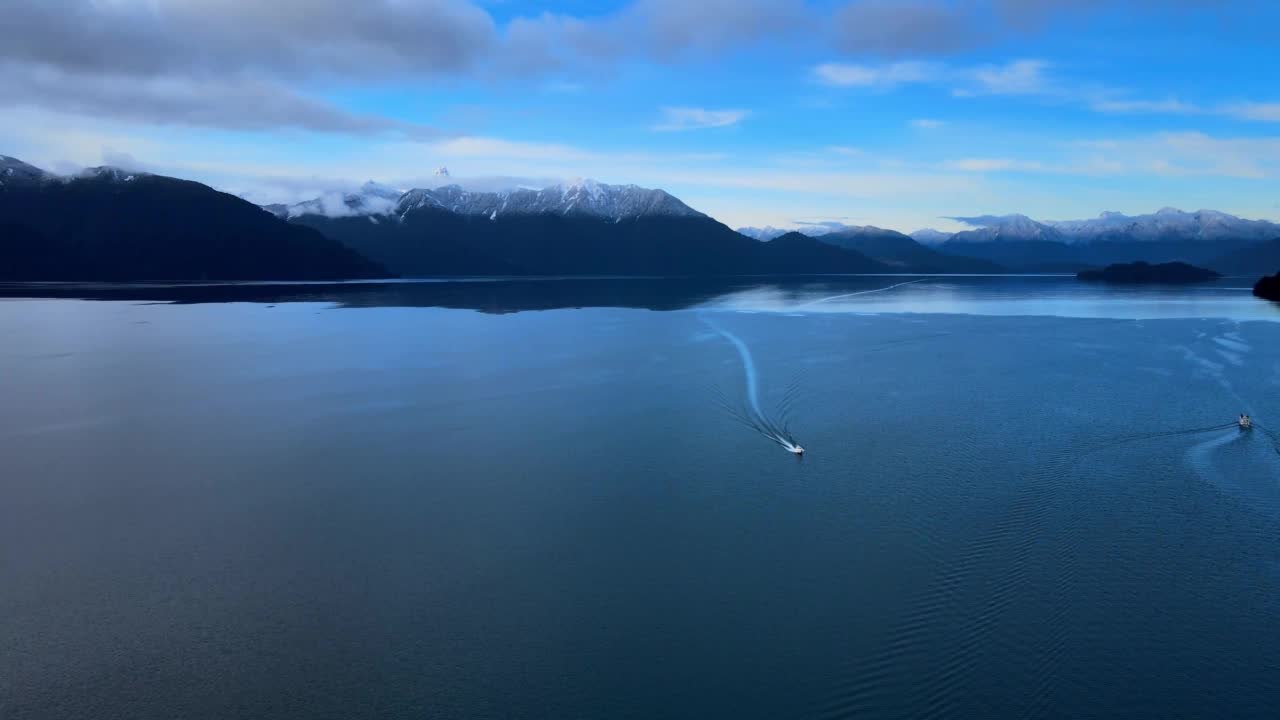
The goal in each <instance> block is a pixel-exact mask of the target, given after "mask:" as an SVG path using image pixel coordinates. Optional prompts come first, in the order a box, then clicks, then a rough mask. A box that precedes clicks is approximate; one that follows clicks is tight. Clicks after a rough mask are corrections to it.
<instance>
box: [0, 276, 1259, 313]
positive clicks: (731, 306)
mask: <svg viewBox="0 0 1280 720" xmlns="http://www.w3.org/2000/svg"><path fill="white" fill-rule="evenodd" d="M3 297H9V298H35V297H39V298H77V299H88V300H133V301H151V302H174V303H220V302H256V303H285V302H325V303H333V304H336V305H338V306H341V307H442V308H465V309H471V310H479V311H481V312H489V313H509V312H521V311H525V310H552V309H568V308H587V307H616V308H641V309H647V310H681V309H687V308H695V307H698V308H708V309H719V310H742V311H750V312H783V313H849V312H853V313H957V314H967V315H1030V316H1057V317H1087V318H1122V319H1134V320H1137V319H1157V318H1196V317H1218V318H1229V319H1235V320H1280V305H1277V304H1273V303H1268V302H1265V301H1261V300H1258V299H1257V298H1254V297H1253V295H1252V293H1251V292H1250V287H1248V284H1247V283H1245V282H1243V281H1242V280H1241V279H1239V278H1226V279H1223V280H1220V281H1217V282H1213V283H1207V284H1203V285H1195V286H1189V287H1158V286H1107V285H1102V284H1099V283H1081V282H1077V281H1076V280H1075V278H1073V277H1069V276H1008V275H1000V276H956V275H948V276H932V277H903V276H869V275H864V276H814V277H791V278H785V279H778V278H767V279H765V278H753V277H730V278H719V279H716V278H712V279H706V278H545V279H528V278H523V279H500V278H477V279H466V280H410V281H379V282H350V283H234V284H190V285H155V284H150V285H109V284H75V283H10V284H0V298H3Z"/></svg>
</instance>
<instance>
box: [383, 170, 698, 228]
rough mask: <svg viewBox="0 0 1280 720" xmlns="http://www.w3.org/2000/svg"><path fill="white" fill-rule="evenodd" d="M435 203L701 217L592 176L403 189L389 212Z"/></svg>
mask: <svg viewBox="0 0 1280 720" xmlns="http://www.w3.org/2000/svg"><path fill="white" fill-rule="evenodd" d="M423 207H434V208H438V209H441V210H446V211H448V212H454V213H458V214H460V215H474V216H484V217H487V218H489V219H490V220H496V219H498V218H499V217H502V216H506V215H542V214H550V215H573V216H586V217H599V218H606V219H610V220H622V219H625V218H634V217H640V216H648V215H668V216H688V217H692V216H700V215H701V213H698V212H697V211H695V210H693V209H691V208H690V207H689V206H687V205H685V204H684V203H682V202H680V201H679V200H677V199H676V198H674V197H672V196H671V195H668V194H667V193H666V192H663V191H662V190H649V189H645V188H639V187H636V186H635V185H606V184H604V183H600V182H596V181H595V180H574V181H572V182H566V183H560V184H558V185H552V186H550V187H546V188H542V189H541V190H534V189H531V188H517V189H514V190H504V191H501V192H471V191H469V190H466V189H464V188H462V187H461V186H459V185H445V186H443V187H438V188H436V189H434V190H427V189H416V190H410V191H409V192H408V193H405V195H404V197H402V198H401V199H400V202H399V203H398V204H397V206H396V209H395V211H394V214H396V215H399V216H401V217H403V216H404V214H405V213H408V212H411V211H413V210H416V209H418V208H423Z"/></svg>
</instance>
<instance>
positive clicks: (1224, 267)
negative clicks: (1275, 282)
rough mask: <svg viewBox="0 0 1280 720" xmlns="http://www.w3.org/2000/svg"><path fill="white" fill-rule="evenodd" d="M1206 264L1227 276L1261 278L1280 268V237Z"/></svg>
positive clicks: (1238, 249)
mask: <svg viewBox="0 0 1280 720" xmlns="http://www.w3.org/2000/svg"><path fill="white" fill-rule="evenodd" d="M1206 264H1207V265H1208V266H1209V267H1211V268H1213V269H1214V270H1217V271H1218V272H1222V273H1226V274H1227V275H1239V276H1244V277H1261V276H1262V275H1265V274H1267V273H1269V272H1271V271H1272V270H1273V269H1275V268H1280V236H1277V237H1276V239H1275V240H1271V241H1268V242H1264V243H1258V244H1256V245H1246V246H1244V247H1239V248H1236V249H1234V250H1231V251H1229V252H1226V253H1224V254H1222V255H1220V256H1218V257H1217V258H1215V259H1213V260H1212V261H1210V262H1208V263H1206Z"/></svg>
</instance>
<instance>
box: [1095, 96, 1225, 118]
mask: <svg viewBox="0 0 1280 720" xmlns="http://www.w3.org/2000/svg"><path fill="white" fill-rule="evenodd" d="M1089 107H1090V108H1091V109H1093V110H1095V111H1097V112H1102V113H1117V114H1123V113H1150V114H1169V115H1190V114H1194V113H1198V112H1200V108H1199V107H1197V106H1195V105H1192V104H1190V103H1185V102H1182V101H1181V100H1178V99H1176V98H1168V99H1165V100H1106V99H1099V100H1094V101H1093V102H1092V103H1090V104H1089Z"/></svg>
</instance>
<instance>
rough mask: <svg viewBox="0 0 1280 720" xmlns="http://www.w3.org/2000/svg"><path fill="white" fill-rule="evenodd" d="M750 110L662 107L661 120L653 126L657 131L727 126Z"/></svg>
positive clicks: (745, 115) (740, 119) (744, 116)
mask: <svg viewBox="0 0 1280 720" xmlns="http://www.w3.org/2000/svg"><path fill="white" fill-rule="evenodd" d="M750 114H751V111H750V110H707V109H706V108H695V107H666V108H662V122H660V123H658V124H657V125H654V126H653V129H654V130H655V131H657V132H680V131H683V130H702V129H705V128H718V127H728V126H730V125H737V124H738V123H740V122H742V120H743V119H745V118H746V117H747V116H748V115H750Z"/></svg>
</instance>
